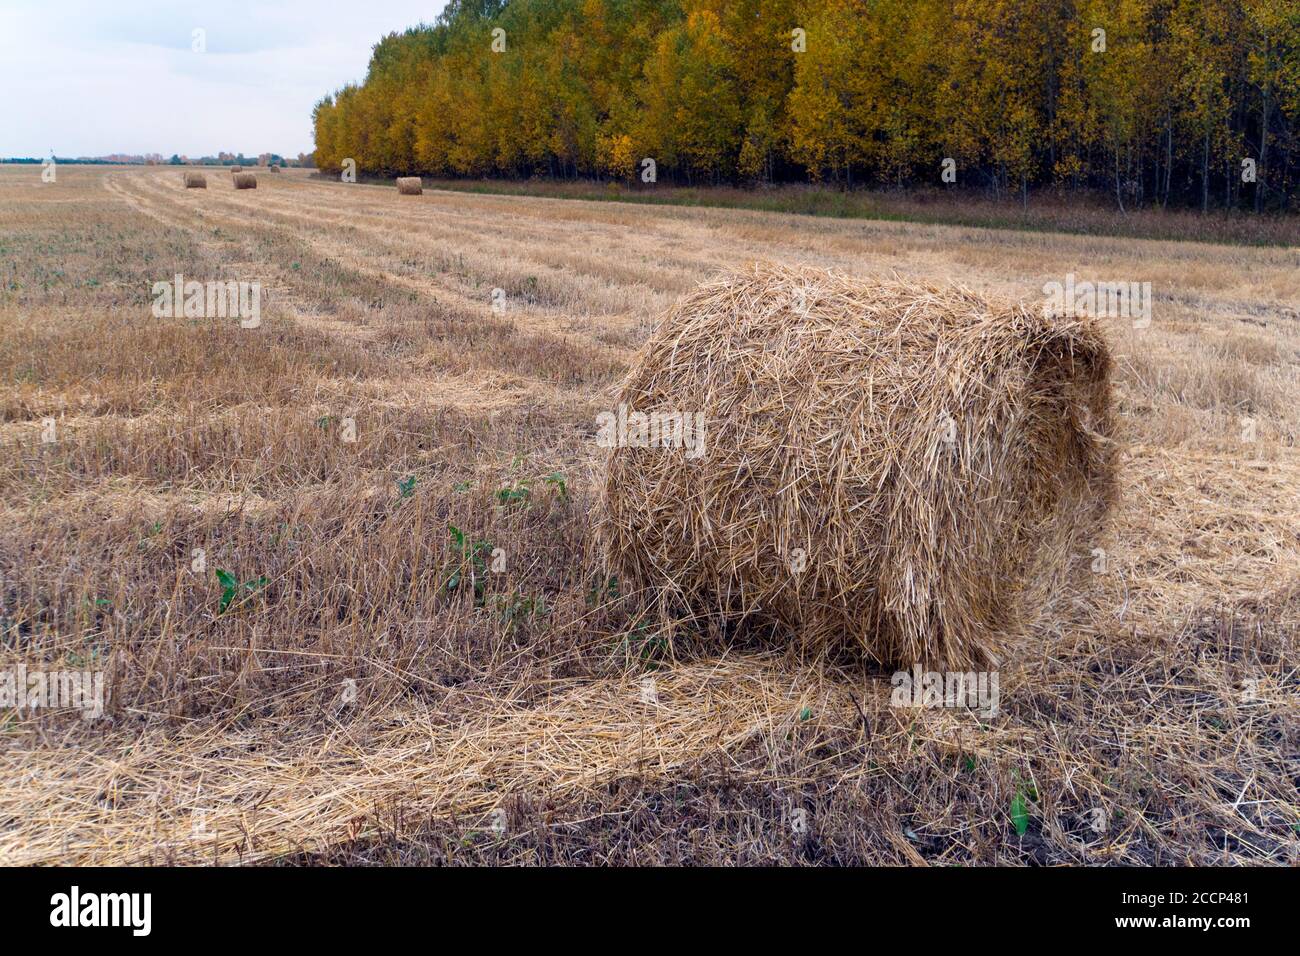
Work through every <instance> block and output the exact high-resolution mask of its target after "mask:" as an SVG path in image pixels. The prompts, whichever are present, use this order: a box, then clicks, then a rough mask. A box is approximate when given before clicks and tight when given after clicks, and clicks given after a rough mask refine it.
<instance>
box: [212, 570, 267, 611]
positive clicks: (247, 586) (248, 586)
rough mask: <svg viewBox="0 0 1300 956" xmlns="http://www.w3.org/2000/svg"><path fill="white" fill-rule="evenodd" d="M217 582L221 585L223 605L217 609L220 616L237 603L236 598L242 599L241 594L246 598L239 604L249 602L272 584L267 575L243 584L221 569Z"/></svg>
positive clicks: (218, 572)
mask: <svg viewBox="0 0 1300 956" xmlns="http://www.w3.org/2000/svg"><path fill="white" fill-rule="evenodd" d="M217 581H218V582H219V583H220V584H221V603H220V604H219V605H218V608H217V613H218V614H224V613H226V610H227V609H228V608H229V607H230V605H231V604H232V603H233V602H234V601H235V598H237V597H240V595H241V594H243V595H246V596H245V597H243V598H241V599H240V601H239V604H242V603H244V601H247V600H248V598H249V597H252V595H253V594H255V593H256V592H257V591H259V590H261V589H262V588H264V587H266V585H267V584H268V583H270V581H269V579H268V578H267V577H266V575H261V576H259V577H257V578H254V579H253V580H252V581H244V582H242V583H241V582H240V580H239V579H238V578H237V577H235V576H234V575H233V574H231V573H230V572H229V571H223V570H221V569H220V568H218V569H217ZM236 606H238V605H236Z"/></svg>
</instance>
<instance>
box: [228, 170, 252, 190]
mask: <svg viewBox="0 0 1300 956" xmlns="http://www.w3.org/2000/svg"><path fill="white" fill-rule="evenodd" d="M234 179H235V188H236V189H256V188H257V177H256V176H254V175H253V174H252V173H237V174H236V175H235V177H234Z"/></svg>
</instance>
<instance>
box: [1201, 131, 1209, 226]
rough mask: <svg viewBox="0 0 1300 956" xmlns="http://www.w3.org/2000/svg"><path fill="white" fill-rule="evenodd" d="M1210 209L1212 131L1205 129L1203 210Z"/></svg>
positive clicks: (1202, 179) (1202, 182)
mask: <svg viewBox="0 0 1300 956" xmlns="http://www.w3.org/2000/svg"><path fill="white" fill-rule="evenodd" d="M1209 211H1210V131H1209V130H1208V129H1207V130H1206V131H1205V151H1204V152H1203V153H1202V154H1201V212H1202V213H1206V212H1209Z"/></svg>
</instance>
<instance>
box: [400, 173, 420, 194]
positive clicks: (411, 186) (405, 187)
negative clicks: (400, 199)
mask: <svg viewBox="0 0 1300 956" xmlns="http://www.w3.org/2000/svg"><path fill="white" fill-rule="evenodd" d="M397 192H398V193H399V194H400V195H403V196H419V195H420V194H421V193H423V192H424V184H423V183H422V182H421V181H420V177H419V176H398V177H397Z"/></svg>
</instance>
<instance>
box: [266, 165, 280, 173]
mask: <svg viewBox="0 0 1300 956" xmlns="http://www.w3.org/2000/svg"><path fill="white" fill-rule="evenodd" d="M268 168H269V169H270V170H271V172H273V173H278V172H279V171H280V167H279V166H270V167H268Z"/></svg>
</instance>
